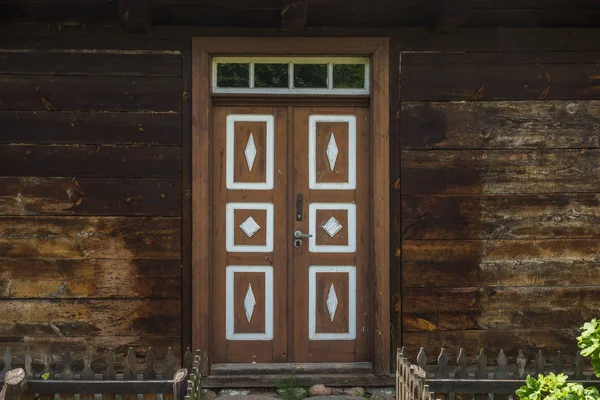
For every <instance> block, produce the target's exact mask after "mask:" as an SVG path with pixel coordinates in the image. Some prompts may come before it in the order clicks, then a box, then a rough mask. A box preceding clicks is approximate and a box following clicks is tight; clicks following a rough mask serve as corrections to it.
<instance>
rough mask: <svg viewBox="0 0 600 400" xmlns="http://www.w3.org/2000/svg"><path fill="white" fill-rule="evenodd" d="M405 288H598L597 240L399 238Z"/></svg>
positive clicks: (598, 248) (599, 284) (599, 254)
mask: <svg viewBox="0 0 600 400" xmlns="http://www.w3.org/2000/svg"><path fill="white" fill-rule="evenodd" d="M402 284H403V286H405V287H463V286H480V287H492V286H531V287H534V286H557V287H558V286H584V285H592V286H600V246H599V245H598V240H597V239H561V240H552V239H546V240H404V241H403V242H402Z"/></svg>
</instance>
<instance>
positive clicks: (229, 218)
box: [225, 203, 273, 253]
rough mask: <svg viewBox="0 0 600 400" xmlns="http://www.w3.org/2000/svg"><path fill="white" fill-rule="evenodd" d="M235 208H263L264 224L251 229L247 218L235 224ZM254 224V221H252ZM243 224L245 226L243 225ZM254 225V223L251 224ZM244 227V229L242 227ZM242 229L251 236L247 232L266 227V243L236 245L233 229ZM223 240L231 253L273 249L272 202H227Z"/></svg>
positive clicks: (259, 251)
mask: <svg viewBox="0 0 600 400" xmlns="http://www.w3.org/2000/svg"><path fill="white" fill-rule="evenodd" d="M235 210H265V211H266V214H267V218H266V221H267V223H266V225H267V226H258V225H257V226H256V227H254V229H253V230H252V231H249V230H248V229H249V228H248V227H249V226H251V225H252V221H254V220H253V219H252V221H249V219H247V220H246V221H244V223H243V224H242V225H243V226H241V227H240V226H235V217H234V216H235ZM254 224H256V222H255V221H254ZM244 225H245V226H244ZM252 226H254V225H252ZM244 228H246V229H244ZM236 229H242V230H243V231H244V233H245V234H246V236H248V237H251V236H252V235H250V234H249V233H250V232H252V234H254V233H255V232H257V231H258V230H259V229H266V243H265V244H264V245H236V244H235V230H236ZM225 241H226V246H225V248H226V250H227V251H229V252H231V253H270V252H272V251H273V204H271V203H227V207H226V210H225Z"/></svg>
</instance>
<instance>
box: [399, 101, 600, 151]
mask: <svg viewBox="0 0 600 400" xmlns="http://www.w3.org/2000/svg"><path fill="white" fill-rule="evenodd" d="M400 117H401V128H400V129H401V131H400V132H401V137H402V148H403V149H518V148H532V149H534V148H535V149H540V148H582V149H583V148H598V147H600V136H598V131H599V130H600V102H598V101H593V100H592V101H559V100H557V101H523V102H517V101H503V102H486V101H482V102H471V103H465V102H450V103H443V102H429V103H410V102H405V103H403V104H402V108H401V111H400Z"/></svg>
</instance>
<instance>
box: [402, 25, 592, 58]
mask: <svg viewBox="0 0 600 400" xmlns="http://www.w3.org/2000/svg"><path fill="white" fill-rule="evenodd" d="M461 31H462V29H461ZM516 45H517V44H516V43H515V46H516ZM599 61H600V52H598V49H596V51H544V52H538V51H510V50H507V51H500V52H496V51H493V50H491V51H487V52H469V54H468V55H466V54H465V53H464V52H405V53H403V54H402V63H403V64H435V63H441V64H596V63H598V62H599Z"/></svg>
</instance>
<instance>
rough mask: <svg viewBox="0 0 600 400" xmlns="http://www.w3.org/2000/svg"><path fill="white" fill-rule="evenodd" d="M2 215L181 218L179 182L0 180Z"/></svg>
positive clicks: (176, 180) (103, 179)
mask: <svg viewBox="0 0 600 400" xmlns="http://www.w3.org/2000/svg"><path fill="white" fill-rule="evenodd" d="M0 215H3V216H8V215H156V216H180V215H181V180H180V179H179V178H15V177H0Z"/></svg>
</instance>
